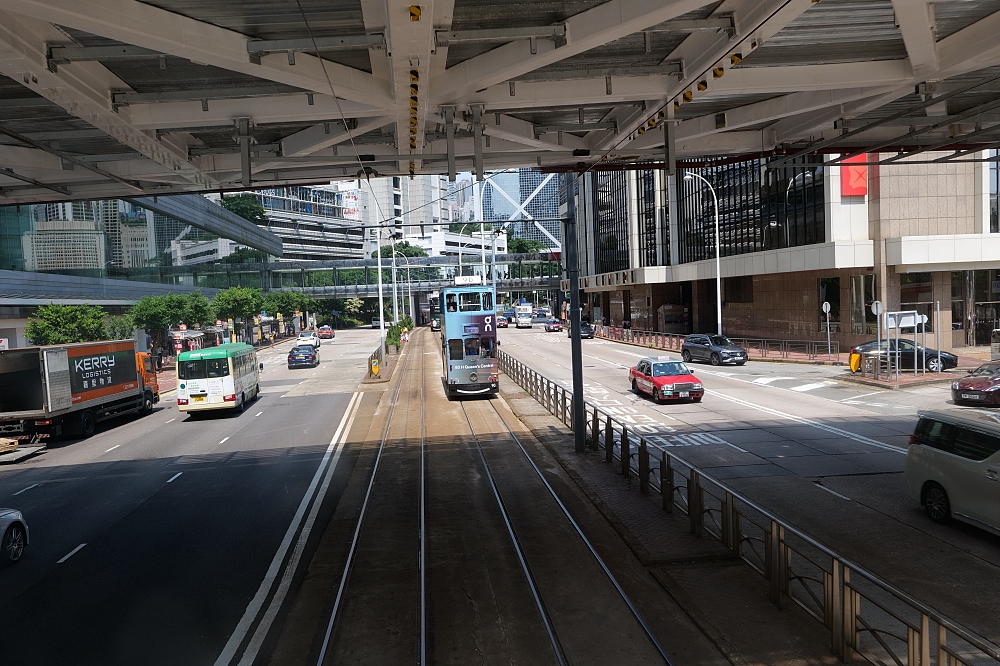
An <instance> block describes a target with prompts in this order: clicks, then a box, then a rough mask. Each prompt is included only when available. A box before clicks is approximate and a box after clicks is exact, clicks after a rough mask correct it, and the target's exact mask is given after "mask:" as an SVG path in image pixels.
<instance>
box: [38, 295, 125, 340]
mask: <svg viewBox="0 0 1000 666" xmlns="http://www.w3.org/2000/svg"><path fill="white" fill-rule="evenodd" d="M107 316H108V314H107V313H106V312H105V311H104V309H103V308H101V307H100V306H97V305H86V304H85V305H58V304H55V303H49V304H48V305H43V306H41V307H39V308H38V311H37V312H35V316H34V317H32V318H31V319H29V320H28V324H27V326H25V327H24V335H25V337H27V338H28V339H29V340H31V343H32V344H34V345H65V344H71V343H74V342H93V341H94V340H105V339H107V331H106V330H105V326H104V319H105V317H107Z"/></svg>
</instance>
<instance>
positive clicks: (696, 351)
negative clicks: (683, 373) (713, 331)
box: [681, 333, 748, 365]
mask: <svg viewBox="0 0 1000 666" xmlns="http://www.w3.org/2000/svg"><path fill="white" fill-rule="evenodd" d="M681 358H683V359H684V360H685V361H687V362H688V363H690V362H691V361H708V362H709V363H711V364H712V365H726V364H730V363H732V364H735V365H743V364H744V363H746V362H747V358H748V356H747V350H746V349H743V347H738V346H736V345H734V344H733V343H732V341H730V339H729V338H727V337H726V336H724V335H705V334H702V333H693V334H691V335H689V336H687V337H686V338H684V343H683V344H682V345H681Z"/></svg>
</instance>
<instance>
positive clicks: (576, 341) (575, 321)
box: [564, 173, 587, 453]
mask: <svg viewBox="0 0 1000 666" xmlns="http://www.w3.org/2000/svg"><path fill="white" fill-rule="evenodd" d="M565 178H566V181H565V182H566V222H565V224H566V235H565V239H566V247H565V248H564V249H565V250H566V273H567V277H568V278H569V329H570V350H571V352H572V356H573V403H572V404H573V420H572V423H573V439H574V443H575V444H576V447H575V448H576V452H577V453H583V452H584V450H585V448H586V446H585V445H586V442H587V427H586V425H585V424H586V414H585V413H584V404H583V347H582V346H581V344H580V288H579V286H580V258H579V254H578V252H577V244H576V176H574V175H573V174H571V173H568V174H566V175H565Z"/></svg>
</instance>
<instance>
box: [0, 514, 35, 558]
mask: <svg viewBox="0 0 1000 666" xmlns="http://www.w3.org/2000/svg"><path fill="white" fill-rule="evenodd" d="M0 534H2V535H3V536H2V537H0V562H3V563H4V564H14V563H15V562H17V561H18V560H20V559H21V557H23V556H24V549H25V548H27V547H28V523H27V522H25V520H24V516H23V515H21V512H20V511H17V510H16V509H0Z"/></svg>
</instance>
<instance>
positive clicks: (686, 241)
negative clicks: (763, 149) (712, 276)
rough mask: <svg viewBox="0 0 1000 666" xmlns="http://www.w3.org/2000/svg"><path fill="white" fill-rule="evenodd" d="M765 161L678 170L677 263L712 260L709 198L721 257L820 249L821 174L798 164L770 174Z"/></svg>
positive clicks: (822, 214) (822, 236)
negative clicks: (690, 174)
mask: <svg viewBox="0 0 1000 666" xmlns="http://www.w3.org/2000/svg"><path fill="white" fill-rule="evenodd" d="M768 162H769V160H763V159H752V160H743V161H739V162H729V161H727V160H722V159H720V160H718V161H716V162H714V163H712V162H709V163H707V164H705V165H704V166H700V167H696V168H691V169H678V173H677V217H678V220H677V221H678V231H679V233H680V237H679V238H678V239H677V245H678V254H679V255H680V256H679V257H678V258H677V259H678V263H687V262H691V261H702V260H705V259H712V258H714V257H715V207H714V204H713V200H712V193H711V192H710V191H709V189H708V187H706V186H705V184H704V183H703V182H702V181H701V180H699V179H697V178H691V179H688V180H685V179H684V175H685V174H686V173H687V172H688V171H690V172H694V173H697V174H698V175H700V176H702V177H704V178H705V179H706V180H708V182H709V183H711V185H712V187H713V188H714V189H715V193H716V195H717V196H718V201H719V247H720V253H721V256H724V257H726V256H732V255H738V254H746V253H749V252H758V251H760V250H771V249H777V248H782V247H798V246H802V245H811V244H814V243H822V242H824V240H825V235H826V230H825V226H826V216H825V205H824V188H823V168H822V167H819V166H806V165H805V164H804V163H802V162H798V163H795V162H793V163H788V164H784V165H782V166H779V167H775V168H770V167H769V166H768Z"/></svg>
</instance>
